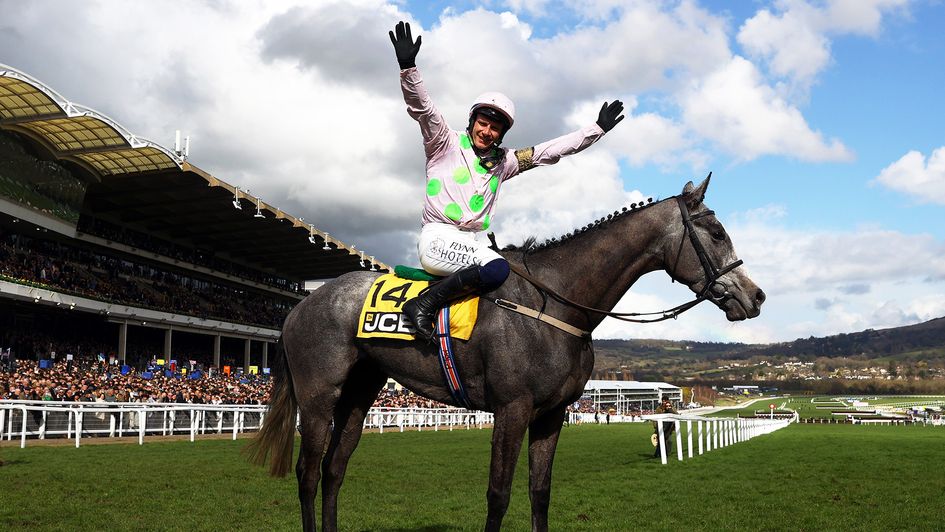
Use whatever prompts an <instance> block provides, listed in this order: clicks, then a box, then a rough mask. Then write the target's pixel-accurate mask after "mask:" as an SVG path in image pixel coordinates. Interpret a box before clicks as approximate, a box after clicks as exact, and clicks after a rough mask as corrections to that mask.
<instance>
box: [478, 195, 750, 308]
mask: <svg viewBox="0 0 945 532" xmlns="http://www.w3.org/2000/svg"><path fill="white" fill-rule="evenodd" d="M676 204H677V205H678V206H679V213H680V215H681V216H682V223H683V232H684V233H686V234H688V235H689V242H690V243H691V244H692V248H693V250H694V251H695V252H696V257H698V258H699V263H700V264H701V265H702V270H703V272H704V273H705V277H704V284H703V286H702V289H701V290H699V292H698V293H697V294H696V298H695V299H693V300H692V301H689V302H686V303H683V304H682V305H678V306H675V307H673V308H671V309H666V310H662V311H659V312H612V311H608V310H601V309H596V308H592V307H587V306H584V305H582V304H580V303H577V302H575V301H571V300H570V299H568V298H566V297H564V296H563V295H561V294H559V293H557V292H556V291H554V290H553V289H551V288H549V287H548V286H547V285H545V284H544V283H542V282H541V281H539V280H538V279H535V278H534V277H533V276H532V275H531V274H530V273H528V271H526V270H525V269H524V268H522V267H521V266H519V265H517V264H514V263H512V264H511V265H510V266H511V268H512V271H513V272H515V273H516V274H517V275H518V276H520V277H522V278H523V279H525V280H526V281H528V282H530V283H531V284H532V285H534V286H535V288H538V290H539V291H541V292H543V293H545V294H547V295H548V296H549V297H551V298H552V299H554V300H555V301H557V302H559V303H561V304H563V305H567V306H569V307H573V308H577V309H580V310H583V311H585V312H592V313H594V314H602V315H604V316H607V317H610V318H614V319H618V320H621V321H629V322H633V323H653V322H657V321H663V320H667V319H669V318H673V319H676V317H677V316H679V315H680V314H682V313H683V312H685V311H687V310H689V309H691V308H692V307H694V306H696V305H698V304H699V303H702V302H703V301H706V300H711V301H712V302H713V303H715V304H716V305H721V304H722V303H724V302H725V301H727V300H729V299H732V298H734V297H735V296H733V295H732V294H731V293H730V292H729V291H728V290H725V289H724V286H723V293H722V295H721V296H715V295H713V294H712V290H711V288H712V287H713V286H715V285H716V284H719V285H720V286H722V285H721V283H719V279H721V278H722V276H723V275H725V274H727V273H728V272H730V271H732V270H734V269H735V268H738V267H739V266H741V265H742V261H741V260H740V259H739V260H736V261H735V262H733V263H731V264H729V265H728V266H725V267H724V268H721V269H719V268H716V267H715V264H713V262H712V258H711V257H709V254H708V253H707V252H706V250H705V246H703V245H702V242H701V241H700V240H699V235H698V234H696V230H695V227H694V226H693V225H692V221H693V220H695V219H698V218H702V217H704V216H711V215H713V214H715V212H714V211H711V210H705V211H702V212H700V213H697V214H694V215H691V214H690V213H689V207H688V206H687V205H686V200H685V199H684V198H683V197H682V196H676ZM685 242H686V239H685V238H681V239H680V240H679V251H677V253H676V262H675V263H674V264H673V270H672V272H670V276H671V277H672V278H673V280H674V281H675V280H676V268H677V266H679V257H680V256H681V255H682V247H683V244H684V243H685ZM698 282H699V281H695V282H693V283H692V284H691V285H689V286H690V287H692V286H694V285H696V284H697V283H698ZM503 303H507V302H506V301H505V300H498V299H497V300H496V304H498V305H500V306H503ZM539 314H544V305H542V309H541V311H540V312H539ZM638 316H659V317H657V318H638Z"/></svg>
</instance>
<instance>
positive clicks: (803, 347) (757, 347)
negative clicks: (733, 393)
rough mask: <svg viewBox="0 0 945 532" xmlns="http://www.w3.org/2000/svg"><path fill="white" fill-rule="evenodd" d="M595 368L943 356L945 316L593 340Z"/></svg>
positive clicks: (929, 357)
mask: <svg viewBox="0 0 945 532" xmlns="http://www.w3.org/2000/svg"><path fill="white" fill-rule="evenodd" d="M594 349H595V351H596V353H597V359H598V363H597V368H598V369H601V368H614V367H620V366H622V365H625V364H626V362H628V361H633V362H634V364H633V365H634V366H636V367H641V366H642V367H646V366H648V365H649V364H648V363H652V364H653V365H660V366H664V367H665V366H666V365H672V364H674V363H682V362H697V361H712V360H740V359H748V358H751V357H758V356H762V357H770V358H772V359H781V358H792V359H797V360H801V361H810V360H814V359H816V358H820V357H828V358H853V357H856V358H860V359H901V360H909V359H914V358H923V359H945V317H943V318H935V319H933V320H929V321H927V322H924V323H919V324H916V325H907V326H905V327H893V328H890V329H867V330H865V331H861V332H856V333H849V334H837V335H834V336H827V337H823V338H815V337H813V336H812V337H810V338H799V339H797V340H794V341H792V342H780V343H773V344H742V343H722V342H688V341H672V340H594Z"/></svg>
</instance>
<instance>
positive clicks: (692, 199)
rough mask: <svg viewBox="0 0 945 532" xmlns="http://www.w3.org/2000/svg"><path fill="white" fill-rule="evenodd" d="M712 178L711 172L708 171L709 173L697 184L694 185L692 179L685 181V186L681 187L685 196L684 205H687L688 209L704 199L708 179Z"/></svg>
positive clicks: (696, 205) (692, 208) (693, 208)
mask: <svg viewBox="0 0 945 532" xmlns="http://www.w3.org/2000/svg"><path fill="white" fill-rule="evenodd" d="M710 179H712V172H709V175H707V176H706V178H705V179H704V180H703V181H702V183H699V186H697V187H694V186H693V185H692V181H690V182H688V183H686V186H685V187H683V196H685V198H686V206H687V207H689V210H695V208H696V207H698V206H699V205H700V204H702V200H704V199H705V191H706V189H707V188H709V180H710Z"/></svg>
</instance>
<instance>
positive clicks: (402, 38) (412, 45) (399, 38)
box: [387, 21, 421, 70]
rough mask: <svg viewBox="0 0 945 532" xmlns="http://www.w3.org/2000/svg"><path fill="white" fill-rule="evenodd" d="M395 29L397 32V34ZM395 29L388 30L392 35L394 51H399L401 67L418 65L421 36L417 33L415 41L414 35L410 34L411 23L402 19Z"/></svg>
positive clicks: (402, 68) (398, 58)
mask: <svg viewBox="0 0 945 532" xmlns="http://www.w3.org/2000/svg"><path fill="white" fill-rule="evenodd" d="M394 31H396V32H397V33H396V34H395V33H394ZM394 31H389V32H387V33H388V35H390V42H391V43H393V45H394V52H396V53H397V62H398V63H400V69H401V70H404V69H407V68H413V67H415V66H417V52H419V51H420V40H421V37H420V36H419V35H417V40H416V42H414V40H413V35H411V34H410V23H409V22H404V21H400V22H398V23H397V26H396V27H394Z"/></svg>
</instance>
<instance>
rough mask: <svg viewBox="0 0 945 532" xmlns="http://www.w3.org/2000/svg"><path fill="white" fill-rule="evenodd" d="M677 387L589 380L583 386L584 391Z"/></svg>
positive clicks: (666, 388)
mask: <svg viewBox="0 0 945 532" xmlns="http://www.w3.org/2000/svg"><path fill="white" fill-rule="evenodd" d="M679 389H680V388H679V386H676V385H673V384H669V383H665V382H641V381H605V380H589V381H587V384H585V385H584V391H590V390H634V391H636V390H639V391H656V390H679Z"/></svg>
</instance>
